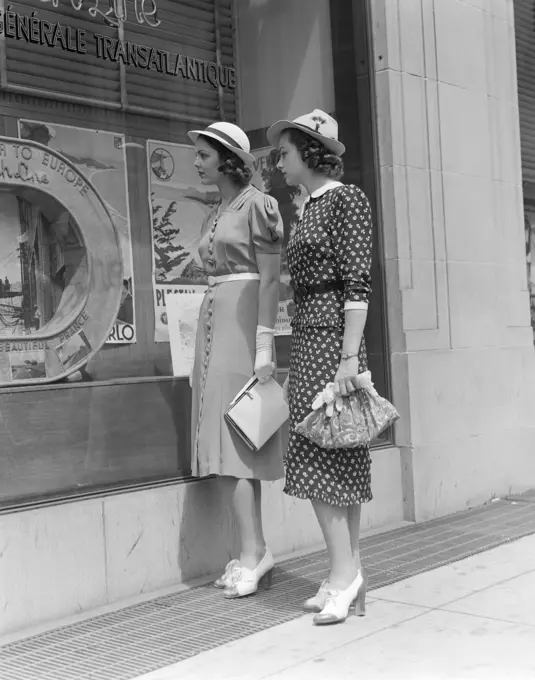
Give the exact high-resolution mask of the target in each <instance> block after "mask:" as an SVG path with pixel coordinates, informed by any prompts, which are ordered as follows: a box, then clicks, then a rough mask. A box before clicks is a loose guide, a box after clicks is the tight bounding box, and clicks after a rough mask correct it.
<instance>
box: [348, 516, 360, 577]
mask: <svg viewBox="0 0 535 680" xmlns="http://www.w3.org/2000/svg"><path fill="white" fill-rule="evenodd" d="M346 509H347V521H348V526H349V539H350V541H351V554H352V555H353V562H354V564H355V566H356V568H357V569H360V568H361V563H360V515H361V509H362V505H360V503H359V504H358V505H350V506H349V507H348V508H346Z"/></svg>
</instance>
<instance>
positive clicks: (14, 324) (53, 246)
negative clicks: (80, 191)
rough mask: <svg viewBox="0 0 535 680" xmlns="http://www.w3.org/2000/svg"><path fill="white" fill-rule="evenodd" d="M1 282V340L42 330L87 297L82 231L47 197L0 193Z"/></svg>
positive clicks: (30, 191) (32, 191) (8, 190)
mask: <svg viewBox="0 0 535 680" xmlns="http://www.w3.org/2000/svg"><path fill="white" fill-rule="evenodd" d="M0 281H1V283H0V337H5V336H8V337H9V336H12V335H18V336H20V335H30V334H32V333H35V332H36V331H38V330H41V329H43V328H44V326H45V325H46V324H48V323H49V322H50V321H51V320H52V319H53V318H54V317H55V318H56V320H57V319H58V315H59V316H63V315H66V314H68V313H69V312H70V311H71V310H72V307H73V304H74V303H75V301H76V300H79V299H80V295H84V293H85V292H86V288H87V258H86V255H85V250H84V246H83V243H82V241H81V239H80V236H79V230H78V227H77V225H76V224H75V222H74V220H73V218H72V216H71V215H70V213H69V212H68V211H67V210H66V209H65V208H64V207H63V206H62V205H61V204H60V203H59V202H58V201H57V200H56V199H54V198H52V197H51V196H49V195H48V194H44V193H43V192H40V191H37V190H35V189H19V188H17V189H13V188H2V189H0ZM62 311H63V314H62Z"/></svg>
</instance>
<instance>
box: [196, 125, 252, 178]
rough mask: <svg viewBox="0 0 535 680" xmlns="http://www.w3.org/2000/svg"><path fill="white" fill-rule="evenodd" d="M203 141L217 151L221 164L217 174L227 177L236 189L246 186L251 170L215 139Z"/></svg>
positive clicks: (250, 176)
mask: <svg viewBox="0 0 535 680" xmlns="http://www.w3.org/2000/svg"><path fill="white" fill-rule="evenodd" d="M204 141H205V142H206V143H207V144H209V145H210V146H211V147H212V149H214V150H215V151H217V153H218V155H219V160H220V162H221V165H220V166H219V167H218V170H219V172H220V173H221V174H222V175H225V176H226V177H228V178H229V179H230V180H231V181H232V182H234V184H236V185H237V186H238V187H240V188H241V187H244V186H247V184H249V182H250V181H251V178H252V176H253V171H252V170H251V168H249V167H247V165H245V163H244V162H243V161H242V159H241V158H240V157H239V156H237V155H236V154H235V153H233V152H232V151H230V149H227V147H226V146H223V144H220V143H219V142H218V141H217V139H214V138H213V137H204Z"/></svg>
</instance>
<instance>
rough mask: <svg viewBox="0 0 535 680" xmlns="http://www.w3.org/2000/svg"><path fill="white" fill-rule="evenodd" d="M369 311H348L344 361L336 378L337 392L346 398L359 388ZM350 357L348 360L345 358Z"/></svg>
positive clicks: (343, 348) (346, 315)
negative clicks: (360, 364)
mask: <svg viewBox="0 0 535 680" xmlns="http://www.w3.org/2000/svg"><path fill="white" fill-rule="evenodd" d="M367 316H368V310H367V309H346V310H345V328H344V339H343V342H342V359H341V360H340V366H339V368H338V371H337V372H336V377H335V387H334V388H335V392H336V393H338V394H341V395H342V396H346V395H348V394H351V392H353V391H354V390H355V389H356V388H357V386H358V385H357V380H356V378H357V375H358V373H359V358H358V353H359V348H360V343H361V342H362V335H363V333H364V326H365V325H366V317H367ZM345 355H348V357H347V358H344V356H345Z"/></svg>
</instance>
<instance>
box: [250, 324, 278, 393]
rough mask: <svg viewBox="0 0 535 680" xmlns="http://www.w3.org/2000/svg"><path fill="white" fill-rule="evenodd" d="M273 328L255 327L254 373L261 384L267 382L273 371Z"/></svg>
mask: <svg viewBox="0 0 535 680" xmlns="http://www.w3.org/2000/svg"><path fill="white" fill-rule="evenodd" d="M274 332H275V331H274V329H273V328H266V327H265V326H257V328H256V356H255V362H254V373H255V375H256V377H257V378H258V380H259V381H260V382H261V383H263V382H266V381H267V380H269V379H270V378H271V376H272V374H273V371H274V370H275V364H274V363H273V334H274Z"/></svg>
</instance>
